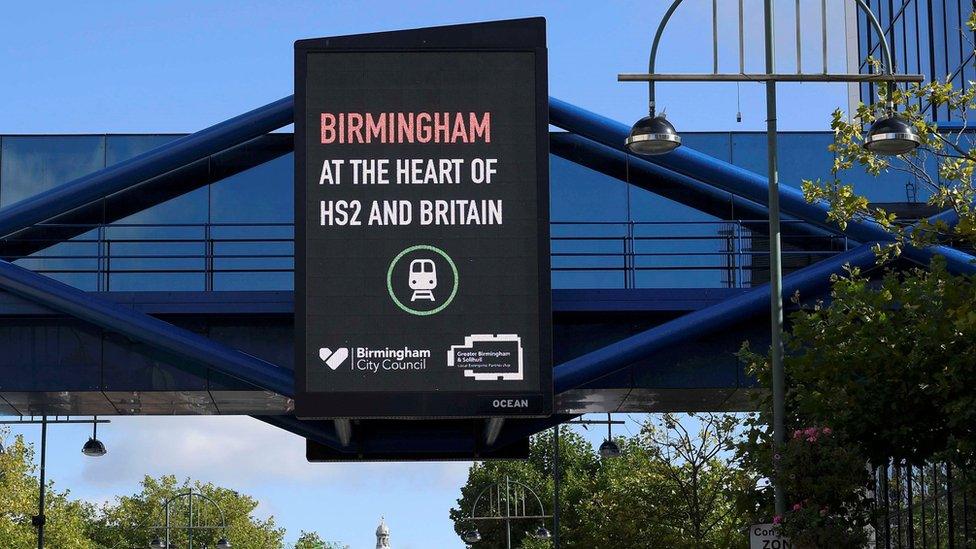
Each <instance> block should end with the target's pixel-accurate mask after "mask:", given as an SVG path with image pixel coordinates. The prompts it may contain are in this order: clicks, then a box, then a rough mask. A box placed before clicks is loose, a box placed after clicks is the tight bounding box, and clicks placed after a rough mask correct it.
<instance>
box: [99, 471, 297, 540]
mask: <svg viewBox="0 0 976 549" xmlns="http://www.w3.org/2000/svg"><path fill="white" fill-rule="evenodd" d="M190 490H192V491H194V492H197V493H200V494H203V495H205V496H207V497H209V498H211V499H213V500H214V501H215V502H216V503H217V504H218V505H220V507H221V508H222V509H223V511H224V516H225V517H226V521H227V530H226V532H223V531H221V530H219V529H217V530H197V531H196V532H195V533H194V536H193V537H194V544H195V546H203V545H204V544H205V545H206V546H208V547H213V546H215V545H216V543H217V540H218V539H219V538H220V537H221V536H224V535H226V536H227V538H228V539H229V540H230V541H231V543H233V545H234V547H239V548H241V549H273V548H282V547H284V535H285V531H284V529H283V528H279V527H278V526H277V525H276V524H275V520H274V517H269V518H267V519H259V518H257V517H255V516H254V514H253V513H254V510H255V508H256V507H257V506H258V502H257V500H255V499H254V498H252V497H250V496H247V495H244V494H240V493H238V492H235V491H233V490H230V489H227V488H222V487H219V486H215V485H213V484H211V483H201V482H191V481H190V480H189V479H187V480H184V481H182V482H180V481H178V480H177V478H176V477H175V476H173V475H167V476H163V477H160V478H153V477H149V476H146V477H145V478H144V479H143V481H142V483H141V490H140V491H139V492H138V493H135V494H133V495H130V496H119V497H117V498H116V500H115V501H114V502H112V503H108V504H106V505H105V506H103V508H102V509H101V513H100V514H99V516H98V518H97V519H96V521H95V523H94V526H93V528H92V537H93V539H94V540H95V541H96V542H97V543H98V544H100V545H99V546H100V547H110V548H130V547H131V548H137V547H138V548H143V547H148V546H149V543H150V541H152V539H153V538H154V537H156V536H159V537H163V534H164V532H163V530H162V529H160V528H159V527H160V526H162V525H164V524H165V520H166V516H165V513H164V502H165V501H166V499H168V498H170V497H172V496H174V495H176V494H181V493H185V492H189V491H190ZM188 512H189V508H188V500H187V499H186V498H179V499H176V500H174V501H173V503H171V505H170V515H171V525H172V526H173V527H172V529H171V532H170V540H171V543H173V544H174V545H175V546H178V547H186V545H187V531H186V530H185V529H183V528H180V526H185V525H186V523H187V520H186V517H187V516H188ZM193 516H194V519H193V520H194V524H201V525H213V526H219V525H220V516H219V513H218V512H217V510H216V509H215V508H214V507H213V506H210V505H207V504H203V503H202V502H201V501H200V500H199V499H196V498H195V499H194V509H193Z"/></svg>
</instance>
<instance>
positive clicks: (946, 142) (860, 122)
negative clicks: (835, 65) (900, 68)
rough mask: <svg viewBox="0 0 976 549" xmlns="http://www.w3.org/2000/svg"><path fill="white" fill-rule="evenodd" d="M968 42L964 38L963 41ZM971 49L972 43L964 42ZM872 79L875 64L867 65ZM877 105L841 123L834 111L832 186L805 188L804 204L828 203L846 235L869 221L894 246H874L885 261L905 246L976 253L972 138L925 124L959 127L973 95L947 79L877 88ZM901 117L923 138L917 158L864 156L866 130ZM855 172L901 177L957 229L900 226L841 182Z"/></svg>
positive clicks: (971, 25) (973, 23)
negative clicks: (941, 115)
mask: <svg viewBox="0 0 976 549" xmlns="http://www.w3.org/2000/svg"><path fill="white" fill-rule="evenodd" d="M965 27H966V28H965V30H966V31H967V32H963V36H964V38H965V37H966V36H967V35H968V34H970V33H971V32H973V31H976V13H973V14H971V15H970V18H969V20H968V21H967V22H966V23H965ZM967 40H968V38H967ZM969 42H970V43H971V41H969ZM869 61H870V63H871V64H873V65H874V68H875V71H876V72H878V70H879V69H880V63H879V62H878V61H877V60H875V59H869ZM879 90H880V93H879V97H878V101H877V102H876V103H873V104H864V103H861V104H859V105H858V107H857V109H856V110H855V112H853V113H850V114H849V115H845V113H844V112H843V111H841V110H840V109H837V110H835V111H834V113H833V117H832V120H831V128H832V129H833V130H834V142H833V143H832V144H831V145H830V151H831V152H833V153H834V163H833V167H832V171H831V174H832V176H831V178H830V179H828V180H826V181H824V180H820V179H817V180H805V181H804V182H803V192H804V194H805V196H806V198H807V200H808V201H811V202H815V201H820V200H823V201H826V203H827V204H828V206H829V207H830V213H829V218H830V219H832V220H834V221H836V222H837V224H838V225H839V226H840V227H841V228H845V227H846V226H847V224H848V223H849V222H850V221H852V220H868V221H873V222H876V223H877V224H879V225H880V226H881V227H883V228H884V229H886V230H888V231H889V232H891V234H892V235H893V236H894V242H893V243H891V244H886V245H878V246H876V250H877V251H878V253H879V255H881V257H882V258H890V257H893V256H896V255H898V254H899V253H900V252H901V250H902V248H903V247H904V246H905V245H913V246H925V245H930V244H933V243H937V242H944V243H949V244H962V245H965V246H967V247H970V248H972V247H973V246H974V245H976V208H974V205H976V204H974V201H976V185H974V181H973V174H974V170H976V148H974V142H973V133H972V132H971V130H970V128H968V127H967V126H966V124H965V123H964V124H963V125H962V127H961V128H958V129H953V130H948V131H947V130H946V129H944V128H939V126H938V124H937V123H936V122H934V121H932V120H928V119H927V118H926V117H927V116H928V115H930V114H931V112H932V110H935V109H940V108H943V109H948V110H949V111H950V112H953V113H954V114H955V115H958V118H957V119H961V120H963V121H965V120H967V119H968V118H969V115H970V113H971V112H972V111H973V109H974V108H976V88H974V87H973V86H964V87H962V88H956V87H954V86H953V85H952V76H951V75H948V76H946V78H945V80H936V81H933V82H927V83H924V84H912V85H909V86H907V87H898V86H894V85H891V86H889V85H880V86H879ZM889 105H891V106H893V107H894V108H895V109H897V110H898V116H900V117H902V118H904V119H905V120H906V121H908V122H909V123H910V124H911V125H912V126H913V127H914V129H915V130H916V132H917V133H918V135H919V137H920V138H921V146H920V147H919V148H918V149H916V151H915V152H913V153H911V154H907V155H902V156H899V157H896V158H891V157H887V156H880V155H876V154H873V153H871V152H870V151H868V150H867V149H865V148H864V146H863V145H864V139H865V132H864V128H865V127H867V126H868V125H869V124H871V123H873V122H874V121H876V120H878V119H879V118H881V117H884V116H888V115H889V114H890V107H889ZM852 169H858V170H861V171H866V172H867V173H869V174H871V175H878V174H880V173H882V172H886V171H896V172H901V173H904V174H905V175H906V177H907V178H909V179H910V180H913V181H915V182H917V183H918V184H919V186H920V187H921V190H922V192H923V193H925V194H927V195H928V199H927V200H928V203H929V204H930V205H932V206H934V207H936V208H937V209H938V210H940V211H943V210H952V211H954V212H955V214H956V215H957V216H958V223H956V224H955V225H950V224H948V223H946V222H945V221H944V220H936V221H935V222H929V221H926V220H922V221H921V222H919V223H917V224H915V222H914V220H902V219H899V218H898V216H897V215H896V214H894V213H891V212H888V211H885V210H884V209H883V208H879V207H877V206H874V205H872V204H871V203H870V201H869V200H868V198H867V197H865V196H864V195H862V194H860V193H858V192H857V190H856V189H855V188H854V185H852V184H850V183H848V182H846V181H845V174H846V172H847V171H849V170H852Z"/></svg>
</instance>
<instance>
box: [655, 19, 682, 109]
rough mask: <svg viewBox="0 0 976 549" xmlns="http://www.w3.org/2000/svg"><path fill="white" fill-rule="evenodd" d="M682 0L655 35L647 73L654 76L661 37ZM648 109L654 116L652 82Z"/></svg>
mask: <svg viewBox="0 0 976 549" xmlns="http://www.w3.org/2000/svg"><path fill="white" fill-rule="evenodd" d="M681 2H682V0H674V2H673V3H672V4H671V7H670V8H668V11H666V12H665V13H664V17H663V18H662V19H661V24H659V25H658V26H657V32H656V33H654V42H653V43H652V44H651V57H650V59H648V60H647V73H648V74H654V64H655V62H657V46H658V44H660V43H661V35H662V34H664V27H666V26H668V21H670V20H671V16H672V15H673V14H674V10H676V9H678V6H679V5H680V4H681ZM647 108H648V110H649V111H650V113H651V116H654V81H653V80H651V81H649V82H648V83H647Z"/></svg>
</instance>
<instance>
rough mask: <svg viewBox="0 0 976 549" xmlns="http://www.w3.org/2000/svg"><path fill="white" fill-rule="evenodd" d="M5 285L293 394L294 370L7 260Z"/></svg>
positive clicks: (0, 279)
mask: <svg viewBox="0 0 976 549" xmlns="http://www.w3.org/2000/svg"><path fill="white" fill-rule="evenodd" d="M0 289H3V290H6V291H8V292H10V293H12V294H15V295H18V296H20V297H23V298H25V299H29V300H31V301H33V302H35V303H39V304H41V305H44V306H46V307H50V308H51V309H54V310H56V311H60V312H62V313H64V314H66V315H69V316H72V317H74V318H78V319H81V320H85V321H87V322H91V323H92V324H95V325H96V326H100V327H102V328H105V329H107V330H111V331H113V332H117V333H120V334H122V335H124V336H126V337H128V338H130V339H132V340H134V341H139V342H141V343H145V344H146V345H149V346H151V347H154V348H157V349H160V350H162V351H164V352H167V353H170V354H172V355H174V356H177V357H180V358H184V359H187V360H190V361H192V362H195V363H197V364H201V365H206V366H209V367H211V368H213V369H214V370H216V371H218V372H220V373H222V374H225V375H228V376H230V377H233V378H236V379H239V380H241V381H244V382H247V383H250V384H252V385H254V386H256V387H259V388H261V389H266V390H268V391H273V392H275V393H278V394H280V395H284V396H287V397H292V396H293V395H294V379H293V373H292V371H291V370H288V369H285V368H280V367H278V366H275V365H274V364H271V363H270V362H266V361H264V360H261V359H259V358H257V357H254V356H251V355H249V354H247V353H244V352H241V351H238V350H236V349H232V348H230V347H227V346H225V345H221V344H220V343H217V342H216V341H213V340H212V339H209V338H206V337H203V336H201V335H198V334H195V333H193V332H191V331H190V330H185V329H183V328H179V327H176V326H174V325H172V324H170V323H168V322H165V321H162V320H159V319H158V318H156V317H153V316H150V315H147V314H145V313H141V312H139V311H136V310H134V309H129V308H126V307H123V306H121V305H119V304H117V303H113V302H111V301H107V300H105V299H101V298H97V297H94V296H92V295H91V294H89V293H88V292H85V291H83V290H79V289H77V288H74V287H72V286H68V285H67V284H64V283H62V282H58V281H57V280H54V279H53V278H50V277H47V276H44V275H40V274H37V273H35V272H33V271H31V270H28V269H25V268H23V267H18V266H17V265H14V264H12V263H8V262H6V261H2V260H0Z"/></svg>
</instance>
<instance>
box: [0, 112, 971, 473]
mask: <svg viewBox="0 0 976 549" xmlns="http://www.w3.org/2000/svg"><path fill="white" fill-rule="evenodd" d="M549 108H550V111H549V114H550V123H551V124H552V125H554V126H556V127H558V128H560V129H561V130H562V131H558V132H553V133H551V134H550V152H551V154H552V155H553V157H554V162H555V161H557V160H556V159H558V161H560V162H568V163H571V164H573V165H576V166H580V167H583V168H585V169H587V170H591V171H593V172H596V173H599V174H602V176H604V177H606V178H608V179H613V180H619V181H624V182H626V184H628V185H632V186H633V187H634V188H639V189H643V190H644V191H649V192H650V193H653V194H654V195H657V196H660V197H663V198H665V199H667V200H669V201H672V202H674V203H676V204H680V205H683V207H688V208H692V209H694V210H697V211H699V212H703V213H704V214H706V215H708V216H711V217H712V218H717V219H718V220H719V221H688V222H685V223H684V224H682V223H669V224H668V229H667V231H665V232H662V231H661V226H660V225H661V224H659V223H655V222H650V221H647V222H641V221H634V220H633V219H630V218H628V220H627V221H625V222H614V221H606V220H592V219H588V218H586V216H585V215H584V216H580V218H578V219H565V220H559V221H558V222H554V223H553V227H552V235H553V236H552V266H553V276H554V280H556V278H557V277H564V278H565V280H572V281H574V282H573V283H572V284H565V285H560V284H554V288H555V289H554V291H553V316H554V342H553V344H554V356H555V366H554V378H555V390H556V408H557V411H558V414H557V415H556V416H553V417H552V418H546V419H531V420H529V419H519V420H514V419H510V420H506V421H504V422H501V421H492V420H487V421H486V420H477V421H475V420H424V421H406V420H368V421H367V420H362V421H358V422H353V423H351V424H350V423H342V422H332V421H303V420H300V419H297V418H296V417H294V415H292V413H291V411H292V401H291V398H292V396H293V394H294V393H293V391H294V388H293V379H292V361H293V345H292V332H293V318H292V316H293V305H294V302H293V300H294V296H293V294H292V292H291V291H290V289H289V288H290V283H288V280H289V278H290V277H291V276H292V274H291V273H292V271H291V269H292V256H293V253H294V251H293V247H292V243H291V241H292V238H293V227H292V224H291V223H290V222H289V221H281V222H274V223H269V222H220V221H215V220H212V219H210V218H209V217H208V219H207V220H206V222H202V223H200V222H185V223H183V222H180V221H169V222H167V223H165V224H164V223H162V222H160V221H159V220H156V219H150V220H145V219H143V220H140V219H139V217H138V216H139V215H140V212H144V211H146V210H148V209H151V208H154V207H157V206H159V205H162V204H166V203H168V202H171V201H173V200H174V199H177V198H179V197H183V196H187V195H190V194H193V193H200V192H211V191H210V190H208V188H209V186H211V185H213V184H215V183H217V182H220V181H225V180H227V179H228V178H232V177H234V176H235V175H237V174H241V173H245V172H248V171H249V170H256V169H260V168H261V166H264V165H267V164H268V163H272V162H276V161H278V160H280V159H282V158H283V157H285V156H286V155H288V154H290V153H291V152H292V150H293V142H292V136H291V134H287V133H274V132H275V131H276V130H279V129H280V128H282V127H285V126H287V125H289V124H291V123H292V120H293V116H294V115H293V99H292V98H291V97H287V98H284V99H281V100H279V101H276V102H274V103H271V104H269V105H266V106H264V107H261V108H258V109H255V110H253V111H251V112H248V113H245V114H242V115H240V116H238V117H235V118H233V119H230V120H227V121H225V122H222V123H220V124H217V125H215V126H212V127H210V128H207V129H204V130H202V131H199V132H197V133H194V134H190V135H186V136H170V137H168V138H167V139H166V140H165V143H162V144H160V145H159V146H156V147H153V148H149V149H148V150H147V151H145V152H141V153H139V154H134V155H132V156H131V157H129V158H127V159H124V160H121V161H118V162H115V163H112V164H111V165H106V166H105V167H103V168H101V169H97V170H94V171H92V172H91V173H87V174H86V175H82V176H80V177H77V178H74V179H72V180H70V181H67V182H65V183H62V184H58V185H56V186H52V187H51V188H49V189H47V190H45V191H43V192H40V193H37V194H30V195H29V196H26V197H24V198H22V199H19V200H15V201H11V202H9V203H6V205H5V206H4V207H3V208H0V235H2V239H0V256H2V260H0V290H2V293H0V349H2V350H3V352H2V354H0V415H21V416H28V415H50V416H54V415H100V416H106V415H139V414H174V415H196V414H242V415H251V416H254V417H255V418H257V419H259V420H261V421H264V422H267V423H269V424H272V425H274V426H277V427H280V428H283V429H287V430H289V431H291V432H293V433H295V434H297V435H300V436H303V437H306V438H308V439H309V440H313V441H316V442H318V443H320V444H322V445H324V446H325V447H328V448H330V449H331V450H332V451H334V452H335V455H336V456H337V457H338V458H348V459H356V458H357V457H362V458H368V457H370V456H384V455H394V454H395V455H397V456H398V457H404V456H407V457H410V456H414V457H417V458H423V457H426V456H430V455H435V454H436V455H438V456H441V457H444V456H447V457H450V456H457V457H464V456H472V455H479V456H491V455H493V454H494V453H498V452H504V449H505V448H506V447H507V446H510V445H512V444H514V443H517V442H520V441H524V439H525V438H526V437H527V436H529V435H531V434H533V433H535V432H538V431H540V430H542V429H545V428H548V427H551V426H552V425H555V424H556V423H558V422H560V421H565V420H566V419H569V418H570V417H572V416H575V415H579V414H582V413H587V412H624V411H665V410H674V411H692V410H743V409H746V408H748V406H749V399H748V394H749V392H750V391H752V390H754V382H753V381H752V380H751V379H749V378H748V377H747V376H746V375H745V374H744V372H743V370H742V366H741V365H740V364H738V363H737V360H736V358H735V356H734V353H735V351H736V350H737V349H738V348H739V346H740V345H741V343H742V342H743V341H744V340H751V341H753V342H755V343H757V344H762V343H763V342H765V341H766V338H768V326H767V324H766V322H767V319H766V315H765V313H766V311H767V309H768V306H769V288H768V286H767V285H766V284H764V283H763V281H764V276H767V275H764V271H763V259H762V258H763V256H764V255H765V251H764V248H763V245H764V241H763V235H764V231H765V224H764V221H763V220H764V219H765V218H766V216H767V211H766V208H765V206H764V205H763V204H764V203H765V201H766V193H767V186H766V180H765V178H764V177H761V176H759V175H756V174H755V173H753V172H751V171H748V170H746V169H744V168H742V167H738V166H735V165H732V164H730V163H728V162H724V161H722V160H719V159H716V158H714V157H712V156H708V155H706V154H703V153H700V152H697V151H695V150H694V149H693V148H689V147H682V148H680V149H678V150H676V151H674V152H672V153H670V154H668V155H664V156H660V157H654V158H653V159H645V158H640V157H636V156H632V155H629V154H627V153H626V152H625V150H624V139H625V138H626V136H627V133H628V131H629V127H628V126H625V125H624V124H621V123H618V122H615V121H612V120H609V119H607V118H604V117H601V116H599V115H597V114H595V113H592V112H589V111H586V110H584V109H581V108H578V107H576V106H573V105H570V104H568V103H566V102H563V101H560V100H558V99H555V98H550V103H549ZM106 164H108V163H107V162H106ZM38 169H44V167H43V166H39V167H38ZM4 184H5V185H6V183H4ZM289 185H290V183H289ZM553 192H554V193H555V192H558V190H557V189H556V187H555V186H554V190H553ZM0 195H2V193H0ZM627 196H628V197H629V196H630V194H628V195H627ZM780 202H781V206H782V209H783V212H784V213H785V214H786V215H787V216H788V221H787V222H786V231H785V234H784V241H785V243H786V245H787V250H788V253H787V262H788V263H787V264H788V266H790V267H791V272H789V274H788V275H787V276H786V277H785V279H784V292H785V293H786V294H787V295H792V294H794V293H796V292H799V293H800V295H801V296H802V297H803V298H804V299H815V298H818V297H821V296H823V295H824V293H825V290H826V289H827V285H828V280H829V276H830V275H831V274H834V273H841V272H842V271H843V269H844V267H845V265H853V266H857V267H861V268H864V269H870V268H872V267H873V266H874V265H875V256H874V253H873V252H872V251H871V245H872V244H873V243H876V242H879V241H885V240H888V239H890V236H889V235H888V233H887V232H885V231H884V230H883V229H882V228H880V227H879V226H877V225H874V224H873V223H871V222H868V221H855V222H852V223H850V224H849V225H848V226H847V228H846V229H845V230H840V229H839V228H838V227H837V226H836V225H835V224H833V223H831V222H830V221H829V220H828V217H827V210H826V207H825V206H824V205H823V204H810V203H807V202H806V201H805V200H804V198H803V196H802V194H801V193H800V191H799V190H798V189H796V188H795V187H789V186H784V187H783V188H782V190H781V192H780ZM629 207H630V202H629V198H628V208H629ZM174 217H175V218H177V219H178V218H179V215H178V214H174ZM935 218H936V219H939V220H943V221H946V222H947V223H949V224H952V223H954V222H955V221H956V219H955V216H954V214H953V213H952V212H943V213H938V214H936V215H935ZM706 226H707V230H705V231H704V232H707V233H708V234H707V236H702V235H701V234H700V233H702V232H703V227H706ZM164 229H165V230H164ZM703 241H705V242H707V243H706V244H705V245H704V246H702V242H703ZM651 244H654V245H655V247H654V248H653V249H654V251H653V252H651V251H648V250H649V248H648V246H650V245H651ZM69 246H71V248H70V249H71V250H74V251H71V252H67V251H66V250H67V249H69ZM696 246H697V248H695V247H696ZM689 248H695V251H693V252H689V251H688V249H689ZM78 250H81V251H78ZM147 250H148V251H147ZM690 254H691V255H695V257H696V259H695V260H694V261H692V262H691V263H688V262H687V261H685V262H684V263H681V265H679V266H677V267H676V266H675V265H674V261H675V260H676V258H682V261H684V260H687V257H688V256H689V255H690ZM935 254H940V255H943V256H945V257H946V260H947V262H948V265H949V267H950V268H951V269H952V270H954V271H955V272H961V273H972V272H973V271H974V269H976V267H974V265H973V263H972V260H973V259H974V258H973V257H972V256H970V255H968V254H967V253H965V252H963V251H960V250H957V249H953V248H949V247H946V246H934V247H931V248H925V249H914V248H908V249H906V250H905V252H904V254H903V255H904V258H903V261H906V262H915V263H917V264H927V263H928V261H929V260H930V259H931V258H932V257H933V255H935ZM662 270H666V271H669V272H672V273H674V272H676V271H678V272H679V274H678V275H677V276H682V275H681V274H680V272H681V271H683V270H684V271H687V272H692V271H695V272H710V273H712V274H714V276H715V279H716V280H720V281H721V284H719V285H718V287H710V288H704V287H695V285H694V284H689V285H688V286H689V287H684V288H677V287H670V288H662V287H657V288H655V287H647V286H646V285H643V284H641V283H640V281H641V279H642V278H643V277H647V276H649V275H653V273H655V272H658V271H662ZM185 276H192V277H193V280H195V281H199V287H196V286H193V288H192V289H188V288H184V287H182V286H181V285H179V284H172V285H168V284H166V283H165V282H166V281H173V280H179V279H180V277H185ZM594 276H595V277H597V278H593V277H594ZM611 278H612V279H613V280H614V283H613V284H605V281H606V280H608V279H611ZM150 279H151V280H162V281H163V283H160V284H156V285H155V286H153V285H152V284H150V285H147V284H139V283H133V281H135V282H139V281H145V280H150ZM268 280H277V281H280V282H282V284H279V285H275V284H268V283H267V281H268ZM588 280H599V281H601V282H600V283H599V284H593V285H590V286H588V285H587V281H588ZM152 288H156V289H152Z"/></svg>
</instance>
